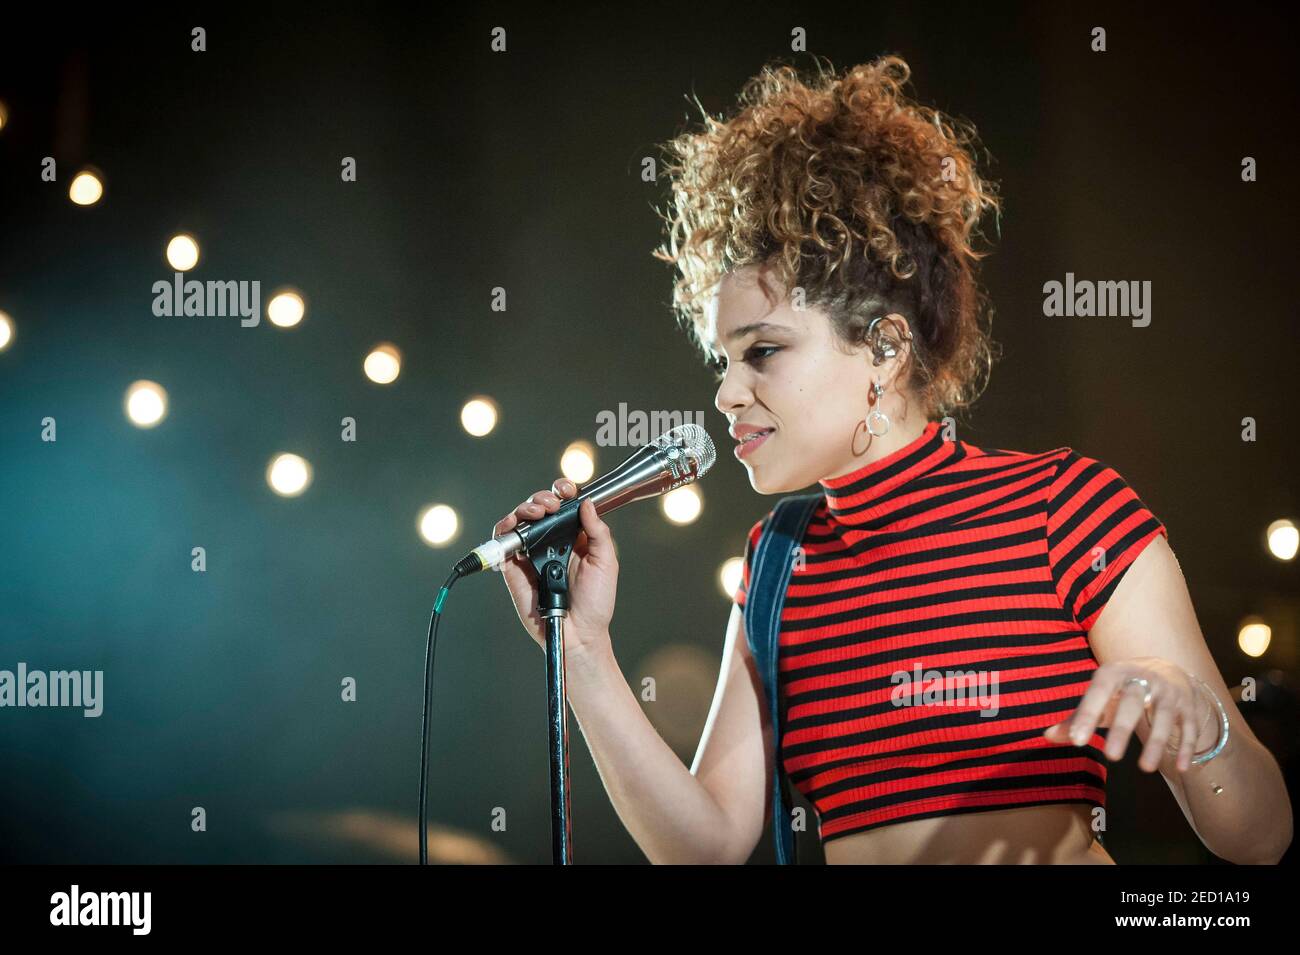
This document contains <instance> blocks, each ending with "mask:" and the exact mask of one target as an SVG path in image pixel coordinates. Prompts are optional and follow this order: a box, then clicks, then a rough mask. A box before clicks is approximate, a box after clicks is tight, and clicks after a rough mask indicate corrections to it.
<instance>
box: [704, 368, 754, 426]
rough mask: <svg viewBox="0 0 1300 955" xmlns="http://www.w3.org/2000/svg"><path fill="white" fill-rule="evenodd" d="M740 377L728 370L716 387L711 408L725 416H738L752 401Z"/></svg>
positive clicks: (748, 390)
mask: <svg viewBox="0 0 1300 955" xmlns="http://www.w3.org/2000/svg"><path fill="white" fill-rule="evenodd" d="M741 379H742V376H740V375H737V374H735V373H733V372H732V371H731V370H730V369H728V370H727V371H726V372H725V373H724V375H723V378H722V381H721V383H720V384H719V385H718V392H717V394H715V395H714V396H713V406H714V407H715V408H717V409H718V410H719V411H721V412H722V413H723V414H724V415H725V414H739V413H740V412H741V411H743V410H744V409H745V408H746V407H748V406H749V402H750V401H752V400H753V395H752V394H751V393H750V389H749V386H748V385H747V384H745V383H744V381H742V380H741Z"/></svg>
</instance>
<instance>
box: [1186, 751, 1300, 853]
mask: <svg viewBox="0 0 1300 955" xmlns="http://www.w3.org/2000/svg"><path fill="white" fill-rule="evenodd" d="M1209 745H1213V740H1210V741H1209V743H1208V744H1207V747H1208V746H1209ZM1207 747H1202V748H1207ZM1162 771H1163V772H1164V773H1165V775H1166V777H1168V774H1169V773H1171V772H1172V773H1177V769H1176V767H1175V766H1174V758H1173V757H1172V756H1171V755H1169V754H1168V753H1166V754H1165V760H1164V763H1163V764H1162ZM1180 781H1181V783H1182V792H1183V802H1184V811H1185V812H1186V813H1187V814H1188V816H1189V819H1190V821H1191V823H1192V827H1193V828H1194V829H1195V830H1196V834H1197V836H1199V837H1200V840H1201V842H1202V843H1204V844H1205V847H1206V848H1207V849H1209V850H1210V851H1211V852H1213V853H1214V854H1215V855H1216V856H1218V857H1219V858H1221V859H1223V860H1225V861H1227V862H1233V863H1236V864H1238V865H1251V864H1266V865H1267V864H1273V863H1276V862H1277V861H1278V859H1280V858H1281V856H1282V854H1283V853H1284V852H1285V851H1286V849H1287V846H1289V845H1290V843H1291V835H1292V819H1291V804H1290V800H1289V797H1288V795H1287V790H1286V784H1285V782H1284V781H1283V779H1282V772H1281V770H1280V769H1279V768H1278V765H1277V761H1276V760H1275V759H1274V758H1273V755H1272V754H1271V753H1270V752H1269V751H1268V750H1267V749H1266V748H1265V747H1264V746H1263V745H1262V744H1260V743H1259V742H1257V741H1256V740H1254V739H1249V738H1247V737H1246V736H1245V735H1244V734H1242V733H1236V732H1234V733H1230V734H1229V736H1228V743H1227V745H1226V746H1224V748H1223V751H1222V752H1220V753H1219V755H1218V756H1215V757H1214V758H1213V759H1211V760H1208V761H1207V762H1205V763H1202V764H1200V765H1193V766H1192V767H1191V768H1190V769H1189V770H1188V771H1187V772H1185V773H1182V774H1181V780H1180ZM1216 786H1218V787H1219V788H1220V789H1221V790H1222V791H1221V792H1219V793H1217V794H1216V793H1215V791H1214V789H1215V787H1216Z"/></svg>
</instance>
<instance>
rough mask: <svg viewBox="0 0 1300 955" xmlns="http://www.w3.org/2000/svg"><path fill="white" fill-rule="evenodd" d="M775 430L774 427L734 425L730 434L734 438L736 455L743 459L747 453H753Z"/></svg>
mask: <svg viewBox="0 0 1300 955" xmlns="http://www.w3.org/2000/svg"><path fill="white" fill-rule="evenodd" d="M775 431H776V429H775V428H758V427H755V426H753V425H738V426H736V427H735V428H733V429H732V435H733V436H734V437H735V438H736V448H735V455H736V457H737V458H738V459H742V460H743V459H744V458H745V457H747V456H748V455H750V454H753V453H754V452H755V451H757V450H758V449H759V448H761V447H762V446H763V445H764V444H766V443H767V439H768V438H769V437H771V436H772V434H773V433H774V432H775Z"/></svg>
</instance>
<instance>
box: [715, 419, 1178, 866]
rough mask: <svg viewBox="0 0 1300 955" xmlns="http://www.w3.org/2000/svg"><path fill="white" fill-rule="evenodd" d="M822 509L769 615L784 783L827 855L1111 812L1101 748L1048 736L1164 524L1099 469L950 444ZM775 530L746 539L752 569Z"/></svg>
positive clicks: (1081, 684) (854, 478)
mask: <svg viewBox="0 0 1300 955" xmlns="http://www.w3.org/2000/svg"><path fill="white" fill-rule="evenodd" d="M821 486H822V490H823V491H824V493H825V498H824V500H823V501H821V502H819V503H818V505H817V508H816V510H815V511H814V512H813V515H812V519H811V520H810V521H809V524H808V528H807V530H806V531H805V533H804V536H803V540H802V542H801V547H802V548H803V553H802V554H801V555H796V560H795V568H794V571H793V572H792V574H791V577H790V584H789V587H788V589H787V591H786V600H785V605H784V608H783V609H782V612H781V633H780V641H779V666H778V671H779V675H778V683H779V693H780V697H781V701H782V706H783V707H784V710H783V712H784V713H785V716H784V717H783V737H782V745H781V758H782V761H783V762H782V765H783V766H784V768H785V771H786V773H787V774H788V775H789V777H790V780H791V782H793V783H794V784H795V785H796V786H797V787H798V788H799V790H800V791H801V792H802V793H803V794H804V795H805V796H806V797H807V798H808V800H809V801H810V802H811V803H812V805H813V806H814V808H815V809H816V812H817V824H818V835H819V837H820V838H821V840H822V841H823V842H825V841H826V840H828V839H833V838H836V837H838V836H844V835H848V834H849V833H853V832H861V831H864V830H867V829H874V828H876V827H879V826H886V825H889V824H891V823H894V822H900V821H902V820H907V819H923V818H927V817H932V816H946V815H953V814H957V813H967V812H981V811H988V810H994V809H1008V808H1014V807H1018V806H1036V805H1044V804H1048V803H1072V802H1083V803H1090V804H1092V805H1094V806H1103V807H1104V806H1105V800H1106V790H1105V785H1106V757H1105V755H1104V754H1103V753H1102V752H1101V749H1102V747H1103V746H1104V745H1105V730H1101V731H1100V732H1099V733H1096V734H1094V735H1093V737H1092V739H1091V740H1089V741H1088V743H1087V745H1086V746H1083V747H1077V748H1076V747H1074V746H1071V745H1068V744H1067V745H1066V746H1060V745H1056V744H1053V743H1051V742H1049V741H1048V740H1046V739H1044V738H1043V736H1042V732H1043V730H1044V729H1045V728H1047V727H1048V726H1050V725H1051V724H1053V723H1056V722H1059V721H1060V720H1061V719H1064V718H1065V717H1066V716H1067V715H1068V714H1069V713H1070V711H1072V710H1073V708H1074V707H1075V706H1077V705H1078V702H1079V700H1080V699H1081V698H1082V696H1083V693H1084V691H1085V690H1086V689H1087V686H1088V681H1089V680H1090V678H1091V675H1092V671H1093V670H1095V669H1096V668H1097V666H1098V663H1097V659H1096V657H1094V656H1093V653H1092V649H1091V647H1090V646H1089V643H1088V637H1087V634H1088V631H1089V629H1091V627H1092V625H1093V623H1094V622H1095V621H1096V620H1097V618H1098V616H1100V614H1101V611H1102V608H1104V607H1105V606H1106V602H1107V600H1108V599H1109V598H1110V595H1111V593H1112V592H1114V590H1115V587H1116V585H1118V583H1119V581H1120V579H1121V578H1122V577H1123V575H1124V572H1125V571H1126V570H1127V568H1128V567H1129V565H1130V564H1131V563H1132V562H1133V560H1134V559H1135V558H1136V557H1137V555H1138V554H1139V553H1141V551H1142V549H1143V548H1144V547H1146V545H1147V544H1148V543H1149V542H1150V541H1151V540H1153V539H1154V538H1155V537H1156V535H1158V534H1164V535H1165V536H1166V537H1167V536H1168V533H1167V531H1166V530H1165V527H1164V525H1163V524H1162V523H1161V522H1160V521H1159V520H1158V519H1157V518H1156V517H1155V516H1154V515H1153V514H1152V513H1151V512H1150V511H1149V510H1148V509H1147V508H1146V506H1145V505H1144V504H1143V503H1142V501H1141V500H1140V499H1139V498H1138V496H1137V495H1136V494H1135V493H1134V491H1133V490H1132V489H1131V488H1130V487H1129V486H1128V485H1127V484H1126V483H1125V482H1124V480H1123V479H1122V478H1121V477H1120V476H1119V474H1117V473H1116V472H1115V471H1114V470H1113V469H1111V468H1109V467H1107V466H1106V465H1104V464H1102V463H1101V462H1099V461H1096V460H1094V459H1092V458H1087V457H1083V456H1082V455H1080V454H1078V453H1076V452H1075V451H1073V450H1072V449H1070V448H1058V449H1057V450H1055V451H1047V452H1044V453H1041V454H1029V453H1024V452H1019V451H1001V450H986V449H981V448H977V447H974V446H973V445H970V444H967V443H965V442H963V441H961V440H958V439H954V440H951V441H949V440H945V439H944V435H943V433H942V432H941V430H940V427H939V423H938V422H930V423H929V424H928V425H927V426H926V428H925V431H924V433H923V434H922V435H920V436H919V437H918V438H917V439H916V440H914V441H912V442H911V443H910V444H908V445H907V446H906V447H903V448H900V449H898V450H897V451H895V452H893V453H891V454H889V455H888V456H886V457H885V458H882V459H880V460H878V461H873V462H871V463H869V464H867V465H865V466H864V467H862V468H860V469H859V470H857V471H854V472H853V473H851V474H846V475H842V476H840V477H837V478H833V479H831V480H826V481H822V482H821ZM770 517H771V512H770V511H769V512H768V515H767V516H766V517H764V518H763V519H762V520H761V521H759V522H758V523H757V524H755V525H754V526H753V528H752V529H751V530H750V532H749V539H748V542H747V544H746V547H745V569H744V580H743V583H742V584H741V587H740V589H739V590H738V591H737V593H736V602H737V603H739V604H741V605H743V604H744V599H745V592H746V590H747V589H748V587H749V573H750V568H749V563H750V559H751V557H752V555H753V552H754V550H755V548H756V547H757V546H758V539H759V535H760V534H761V533H762V530H763V527H764V526H765V525H766V523H767V521H768V519H769V518H770Z"/></svg>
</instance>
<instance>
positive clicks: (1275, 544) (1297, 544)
mask: <svg viewBox="0 0 1300 955" xmlns="http://www.w3.org/2000/svg"><path fill="white" fill-rule="evenodd" d="M3 347H4V346H3V345H0V348H3ZM1266 536H1267V538H1268V552H1269V553H1270V554H1272V555H1273V556H1274V557H1276V558H1277V559H1278V560H1291V559H1292V558H1293V557H1295V555H1296V551H1297V550H1300V530H1297V529H1296V526H1295V522H1294V521H1289V520H1287V519H1286V518H1283V519H1282V520H1280V521H1274V522H1273V523H1272V524H1269V525H1268V531H1267V532H1266Z"/></svg>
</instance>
